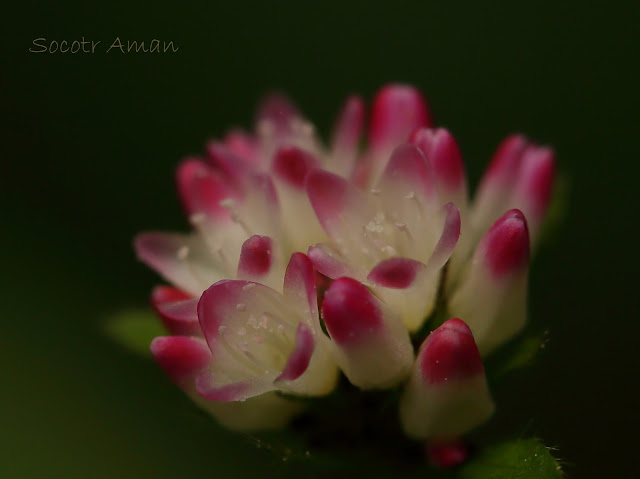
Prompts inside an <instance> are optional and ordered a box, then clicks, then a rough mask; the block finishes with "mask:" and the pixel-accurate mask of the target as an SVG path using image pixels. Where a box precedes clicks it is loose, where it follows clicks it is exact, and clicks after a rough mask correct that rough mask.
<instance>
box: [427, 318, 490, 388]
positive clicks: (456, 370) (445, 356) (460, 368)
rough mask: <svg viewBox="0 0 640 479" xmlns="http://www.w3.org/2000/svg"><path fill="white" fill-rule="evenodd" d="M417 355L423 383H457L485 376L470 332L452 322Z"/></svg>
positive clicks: (442, 328) (456, 320) (455, 321)
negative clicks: (480, 375)
mask: <svg viewBox="0 0 640 479" xmlns="http://www.w3.org/2000/svg"><path fill="white" fill-rule="evenodd" d="M423 348H424V350H423V351H421V354H420V355H419V361H420V364H419V368H420V373H421V374H422V379H423V380H424V381H425V382H429V383H430V384H442V383H445V382H447V381H458V380H463V379H467V378H470V377H473V376H476V375H478V374H483V373H484V367H483V365H482V359H480V352H479V351H478V347H477V346H476V343H475V341H474V340H473V335H472V334H471V329H470V328H469V326H467V325H466V324H465V323H464V321H462V320H460V319H458V318H453V319H450V320H448V321H446V322H445V323H444V324H443V325H442V326H440V327H439V328H438V329H436V330H435V331H434V332H432V333H431V334H430V335H429V336H427V339H426V340H425V343H424V346H423Z"/></svg>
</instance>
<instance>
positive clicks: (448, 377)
mask: <svg viewBox="0 0 640 479" xmlns="http://www.w3.org/2000/svg"><path fill="white" fill-rule="evenodd" d="M493 411H494V404H493V400H492V399H491V395H490V393H489V388H488V385H487V379H486V377H485V374H484V367H483V365H482V360H481V359H480V353H479V352H478V348H477V346H476V343H475V341H474V338H473V335H472V334H471V330H470V329H469V327H468V326H467V325H466V324H465V323H464V322H463V321H461V320H460V319H457V318H453V319H450V320H448V321H446V322H445V323H444V324H443V325H442V326H440V327H439V328H438V329H436V330H435V331H433V332H432V333H431V334H430V335H429V336H427V338H426V339H425V340H424V342H423V343H422V346H421V347H420V350H419V351H418V357H417V359H416V362H415V364H414V367H413V370H412V372H411V376H410V378H409V382H408V383H407V386H406V388H405V390H404V392H403V395H402V398H401V399H400V420H401V424H402V427H403V429H404V431H405V433H406V434H407V435H408V436H410V437H413V438H416V439H427V438H430V439H436V440H438V441H439V442H447V441H449V440H452V439H455V438H458V437H460V436H461V435H463V434H466V433H467V432H469V431H470V430H471V429H473V428H474V427H476V426H478V425H480V424H482V423H483V422H485V421H486V420H487V419H488V418H489V416H491V414H492V413H493Z"/></svg>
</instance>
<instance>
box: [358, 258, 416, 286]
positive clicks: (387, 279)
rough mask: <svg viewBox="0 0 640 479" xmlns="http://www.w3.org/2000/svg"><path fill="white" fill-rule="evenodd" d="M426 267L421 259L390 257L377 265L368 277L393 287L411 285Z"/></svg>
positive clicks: (382, 284) (370, 279) (376, 282)
mask: <svg viewBox="0 0 640 479" xmlns="http://www.w3.org/2000/svg"><path fill="white" fill-rule="evenodd" d="M424 268H425V265H424V264H423V263H421V262H420V261H416V260H413V259H409V258H390V259H387V260H384V261H382V262H380V263H378V264H377V265H376V267H375V268H373V269H372V270H371V272H370V273H369V276H367V279H368V280H369V281H371V282H373V283H375V284H377V285H378V286H384V287H385V288H391V289H405V288H408V287H410V286H411V285H412V284H413V283H414V281H415V280H416V277H417V276H418V275H419V273H420V272H421V271H422V270H423V269H424Z"/></svg>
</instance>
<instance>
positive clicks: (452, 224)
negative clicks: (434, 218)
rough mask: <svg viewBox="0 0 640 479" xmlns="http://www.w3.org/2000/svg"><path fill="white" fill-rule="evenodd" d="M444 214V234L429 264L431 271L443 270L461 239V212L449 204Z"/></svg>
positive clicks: (445, 207)
mask: <svg viewBox="0 0 640 479" xmlns="http://www.w3.org/2000/svg"><path fill="white" fill-rule="evenodd" d="M444 212H445V219H444V226H443V228H442V234H441V235H440V239H439V240H438V243H437V244H436V247H435V249H434V250H433V253H432V254H431V257H430V258H429V261H428V262H427V268H429V269H437V270H439V269H440V268H442V267H443V266H444V265H445V264H446V262H447V261H448V260H449V258H450V257H451V254H452V253H453V251H454V249H455V247H456V245H457V244H458V239H459V238H460V211H458V208H456V206H455V205H454V204H453V203H447V204H446V205H445V206H444Z"/></svg>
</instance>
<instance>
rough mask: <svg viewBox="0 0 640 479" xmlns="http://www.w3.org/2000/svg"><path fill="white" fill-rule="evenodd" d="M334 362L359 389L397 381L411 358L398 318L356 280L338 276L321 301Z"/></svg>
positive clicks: (405, 372)
mask: <svg viewBox="0 0 640 479" xmlns="http://www.w3.org/2000/svg"><path fill="white" fill-rule="evenodd" d="M322 317H323V319H324V323H325V326H326V327H327V331H328V332H329V335H330V336H331V339H332V340H333V345H334V346H335V347H334V356H335V359H336V362H337V363H338V365H339V366H340V368H341V369H342V371H343V372H344V373H345V375H346V376H347V378H349V381H351V383H352V384H354V385H355V386H358V387H359V388H362V389H378V388H387V387H391V386H394V385H396V384H398V383H400V382H401V381H402V380H404V378H405V377H406V375H407V373H408V371H409V369H410V368H411V364H412V363H413V348H412V346H411V342H410V339H409V334H408V332H407V329H406V328H405V327H404V325H403V324H402V322H401V321H400V318H399V317H397V316H396V315H395V313H393V311H392V310H390V309H389V308H387V307H386V306H385V305H384V304H383V303H382V302H381V301H380V300H378V299H377V298H376V297H375V296H374V295H373V294H372V293H371V292H369V290H368V289H367V288H366V287H365V286H364V285H362V284H361V283H359V282H357V281H355V280H353V279H351V278H339V279H337V280H335V281H334V282H333V283H331V286H329V289H328V290H327V291H326V293H325V295H324V300H323V302H322Z"/></svg>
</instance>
